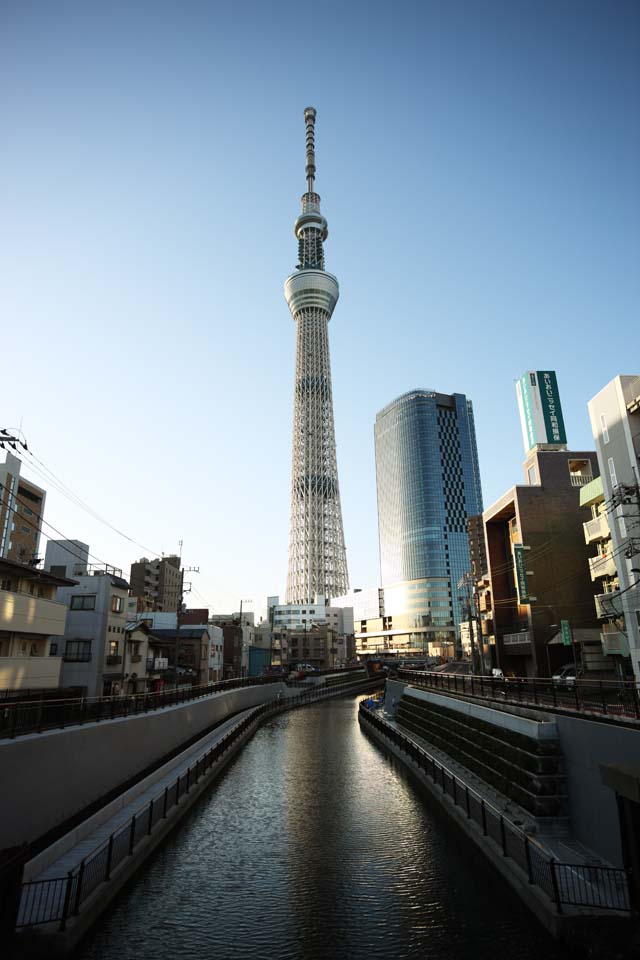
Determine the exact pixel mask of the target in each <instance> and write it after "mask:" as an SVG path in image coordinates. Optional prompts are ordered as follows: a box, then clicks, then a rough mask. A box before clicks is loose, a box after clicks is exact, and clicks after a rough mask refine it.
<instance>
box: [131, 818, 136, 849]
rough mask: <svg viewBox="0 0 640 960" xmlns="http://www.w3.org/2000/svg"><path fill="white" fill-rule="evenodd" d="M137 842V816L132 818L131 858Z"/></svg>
mask: <svg viewBox="0 0 640 960" xmlns="http://www.w3.org/2000/svg"><path fill="white" fill-rule="evenodd" d="M135 840H136V816H135V814H134V815H133V817H132V818H131V830H130V831H129V856H132V854H133V848H134V846H135Z"/></svg>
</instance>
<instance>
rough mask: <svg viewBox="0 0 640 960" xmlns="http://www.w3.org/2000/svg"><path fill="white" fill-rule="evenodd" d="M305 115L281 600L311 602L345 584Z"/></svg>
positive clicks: (324, 297) (330, 285)
mask: <svg viewBox="0 0 640 960" xmlns="http://www.w3.org/2000/svg"><path fill="white" fill-rule="evenodd" d="M304 119H305V125H306V149H307V161H306V177H307V192H306V193H304V194H303V196H302V213H301V214H300V216H299V217H298V219H297V220H296V222H295V225H294V232H295V235H296V238H297V240H298V265H297V268H296V272H295V273H293V274H292V275H291V276H290V277H288V278H287V280H286V281H285V285H284V295H285V297H286V300H287V304H288V306H289V310H290V311H291V316H292V317H293V319H294V321H295V324H296V366H295V384H294V401H293V452H292V465H291V527H290V534H289V570H288V576H287V603H311V602H313V601H314V600H315V598H316V596H319V595H324V596H326V597H328V598H330V597H338V596H342V595H343V594H345V593H346V592H347V590H348V589H349V577H348V574H347V558H346V551H345V546H344V531H343V528H342V510H341V507H340V491H339V487H338V465H337V460H336V438H335V429H334V423H333V396H332V391H331V363H330V359H329V320H330V319H331V315H332V314H333V310H334V308H335V305H336V303H337V302H338V296H339V289H338V281H337V280H336V278H335V277H334V276H333V275H332V274H331V273H327V272H326V270H325V269H324V241H325V240H326V239H327V233H328V231H327V221H326V220H325V218H324V217H323V216H322V214H321V213H320V197H319V196H318V194H317V193H315V191H314V181H315V173H316V162H315V122H316V111H315V110H314V108H313V107H307V109H306V110H305V112H304Z"/></svg>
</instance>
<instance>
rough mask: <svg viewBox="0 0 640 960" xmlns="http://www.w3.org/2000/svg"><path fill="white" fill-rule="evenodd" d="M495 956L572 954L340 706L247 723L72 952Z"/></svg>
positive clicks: (527, 958) (141, 956) (226, 958)
mask: <svg viewBox="0 0 640 960" xmlns="http://www.w3.org/2000/svg"><path fill="white" fill-rule="evenodd" d="M500 955H502V956H504V957H518V960H534V958H539V957H544V958H545V960H558V958H560V957H565V956H567V955H568V954H567V953H566V948H565V947H563V946H562V945H560V944H557V943H555V942H554V941H553V940H552V939H551V937H550V936H549V935H548V934H547V933H546V931H545V930H544V929H543V928H542V927H541V926H540V925H539V924H538V922H537V921H536V920H535V919H534V918H533V916H532V915H531V914H530V913H529V911H528V910H527V909H526V908H525V907H524V905H523V904H522V903H521V901H520V900H519V899H518V897H517V896H516V895H515V894H514V893H513V892H512V891H511V889H510V887H509V886H508V885H507V884H506V883H505V882H504V880H503V879H502V878H501V877H499V876H498V875H497V874H496V873H495V871H494V870H493V868H492V867H491V866H490V865H489V864H488V862H487V861H486V859H485V858H484V857H483V856H482V855H481V854H480V853H479V852H478V851H477V850H475V849H473V848H472V846H471V845H470V844H469V843H468V842H467V840H466V838H465V837H464V836H463V835H462V833H461V832H460V830H459V829H458V828H457V827H456V825H455V824H453V823H452V822H451V821H450V820H449V819H448V818H447V816H446V814H445V813H444V812H443V811H442V810H441V809H440V808H439V807H438V806H437V804H436V803H434V801H433V800H431V799H430V798H429V797H428V796H427V795H426V794H424V793H423V792H422V790H421V788H420V787H419V785H418V784H417V783H416V782H414V781H412V780H411V779H410V775H409V774H408V773H406V772H405V768H404V767H402V766H401V765H400V764H399V763H398V762H397V761H396V760H395V759H394V758H393V757H391V756H389V755H388V754H387V753H385V752H383V750H382V749H381V748H380V747H379V746H378V745H377V744H376V743H375V742H373V741H372V740H371V739H370V738H369V737H368V736H367V735H366V734H365V733H364V732H363V731H362V730H361V728H360V726H359V725H358V700H357V698H354V697H343V698H341V699H338V700H331V701H327V702H324V703H318V704H315V705H311V706H309V707H306V708H304V709H302V710H296V711H293V712H289V713H284V714H281V715H279V716H277V717H275V718H273V719H271V720H269V721H268V722H267V723H266V724H265V725H264V726H262V727H261V728H260V729H258V731H257V732H256V733H255V735H254V736H253V738H252V739H251V740H250V741H249V742H248V743H247V744H246V746H245V747H244V748H243V749H242V750H241V751H240V752H239V753H238V754H237V755H236V757H235V758H234V759H233V760H232V762H231V764H230V765H229V766H228V767H227V768H226V770H224V772H223V773H222V774H221V775H220V777H219V778H218V779H217V780H216V781H215V782H214V783H213V785H212V786H211V788H210V789H209V790H207V792H206V793H204V794H203V795H202V796H201V797H200V798H199V799H198V801H197V802H196V804H195V806H194V807H193V808H192V809H191V811H190V812H189V813H188V814H187V815H186V817H185V819H184V820H183V821H182V822H181V824H180V826H179V827H178V829H176V830H175V831H174V832H173V833H172V834H170V836H169V837H168V839H167V840H166V842H165V843H164V844H163V845H162V846H161V847H160V848H159V849H158V850H157V851H156V852H155V854H153V856H152V857H151V858H150V859H149V860H147V861H146V863H145V864H144V865H143V866H142V868H141V869H140V871H139V872H138V873H137V874H136V875H135V877H134V879H133V880H132V881H131V883H130V884H129V885H128V886H127V887H126V888H124V889H123V890H122V891H121V893H120V894H119V896H118V898H117V899H116V900H114V901H113V903H112V904H111V906H110V907H109V909H108V911H107V912H106V913H105V914H103V916H102V918H101V919H100V920H99V921H98V923H97V925H96V926H95V927H94V928H93V929H92V931H91V932H90V934H89V935H88V937H87V938H86V939H85V940H84V941H83V943H82V944H81V946H80V948H79V950H78V953H77V958H78V960H128V958H134V957H135V958H136V960H146V958H149V960H151V958H153V960H165V958H166V960H169V958H171V960H173V958H175V957H188V958H190V960H201V958H202V960H205V958H206V960H216V958H220V960H232V958H242V960H254V958H255V960H262V958H267V957H269V958H270V957H273V958H278V960H287V958H291V960H294V958H295V960H298V958H304V960H315V958H329V957H336V958H342V957H344V958H350V960H359V958H362V960H364V958H367V960H375V958H385V960H386V958H393V960H409V958H416V960H417V958H420V960H425V958H426V960H439V958H445V957H446V958H455V960H465V958H469V960H471V958H473V960H485V958H486V960H489V958H491V960H494V958H495V957H496V956H500Z"/></svg>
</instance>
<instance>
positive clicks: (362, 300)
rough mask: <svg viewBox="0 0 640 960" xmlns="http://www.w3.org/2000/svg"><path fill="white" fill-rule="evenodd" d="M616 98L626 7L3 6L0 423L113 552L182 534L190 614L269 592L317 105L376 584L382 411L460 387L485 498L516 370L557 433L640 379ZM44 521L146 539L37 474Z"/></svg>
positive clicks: (345, 399) (338, 375) (624, 65)
mask: <svg viewBox="0 0 640 960" xmlns="http://www.w3.org/2000/svg"><path fill="white" fill-rule="evenodd" d="M639 103H640V5H639V4H638V3H637V2H630V3H626V2H622V0H601V2H589V0H580V2H569V0H549V2H546V0H535V2H527V0H494V2H484V0H467V2H455V0H441V2H440V0H439V2H435V0H425V2H416V3H409V2H394V3H393V4H391V3H380V2H377V0H373V2H366V3H365V2H362V3H357V2H346V3H345V2H342V3H323V4H308V5H306V7H305V5H304V4H300V3H293V2H291V3H288V2H278V0H276V2H273V3H266V2H246V0H240V2H237V0H236V2H234V3H222V2H213V0H211V2H196V0H176V2H162V0H154V2H137V3H129V2H122V3H118V2H109V3H98V2H91V0H89V2H87V0H83V2H75V3H74V2H64V0H61V2H56V3H36V2H31V0H5V2H4V3H3V4H2V5H1V6H0V117H1V121H2V134H3V136H2V140H3V147H2V150H1V151H0V191H1V200H0V291H1V292H0V310H1V329H2V340H1V342H0V356H1V357H2V364H1V368H0V369H1V373H0V401H1V402H0V421H2V422H1V423H0V426H15V425H19V424H20V423H21V422H22V426H23V430H24V432H25V434H26V436H27V439H28V441H29V444H30V446H31V447H32V449H33V450H34V452H35V453H36V454H37V456H38V457H39V458H40V459H41V460H42V461H43V462H44V463H45V464H47V466H48V467H49V468H51V469H52V470H53V471H54V472H55V473H56V474H57V475H58V476H59V477H60V478H61V479H62V480H64V481H65V483H66V484H68V485H69V486H70V487H71V488H72V489H73V490H74V491H75V492H76V493H78V494H79V495H80V496H81V497H82V498H83V499H84V500H85V501H87V502H88V504H89V505H90V506H91V507H92V508H93V509H94V510H96V511H98V512H99V513H100V514H102V515H103V516H105V517H107V518H108V519H109V520H110V521H111V522H112V523H113V524H115V525H117V526H118V527H119V528H120V529H121V530H123V531H125V532H126V533H127V534H128V535H129V536H130V537H132V538H133V539H134V540H136V541H138V542H139V543H141V544H144V545H146V546H148V547H149V548H151V549H152V550H154V551H157V552H161V551H165V552H174V551H175V550H176V549H177V545H178V541H179V540H183V541H184V553H183V556H184V561H185V563H186V564H188V565H193V566H199V567H200V571H201V572H200V574H199V575H195V574H194V575H193V576H190V578H189V579H191V580H192V581H193V584H194V586H195V588H196V589H197V591H198V592H197V594H195V593H194V594H193V595H192V596H190V597H189V598H188V599H189V603H190V604H191V605H202V598H204V599H206V600H207V601H208V603H209V604H210V605H211V606H212V607H213V608H215V609H217V610H219V611H226V610H230V609H232V608H234V609H237V607H238V603H239V600H240V598H243V599H244V600H245V601H247V600H248V599H249V598H251V599H252V600H253V601H254V609H255V610H256V612H257V613H260V612H261V610H262V608H263V606H264V597H265V595H266V594H267V593H272V592H273V593H278V592H280V593H281V594H282V593H284V584H285V578H286V566H287V548H288V527H289V482H290V455H291V436H290V431H291V417H292V408H293V363H294V325H293V322H292V320H291V318H290V315H289V312H288V310H287V306H286V303H285V301H284V297H283V292H282V284H283V281H284V279H285V277H286V276H287V275H288V274H289V273H290V272H292V270H293V268H294V266H295V263H296V241H295V238H294V236H293V230H292V227H293V221H294V219H295V217H296V216H297V215H298V212H299V209H300V203H299V198H300V195H301V194H302V192H303V190H304V189H305V180H304V123H303V116H302V114H303V109H304V107H305V106H307V105H313V106H315V107H316V108H317V110H318V119H317V128H316V132H317V136H316V146H317V163H318V175H317V181H316V185H317V189H318V191H319V193H320V194H321V196H322V207H323V213H324V215H325V216H326V217H327V219H328V221H329V239H328V241H327V243H326V247H325V252H326V262H327V269H328V270H330V271H331V272H333V273H335V274H336V276H337V277H338V280H339V282H340V286H341V297H340V302H339V304H338V306H337V308H336V311H335V314H334V317H333V320H332V322H331V326H330V336H331V351H332V372H333V388H334V407H335V421H336V432H337V443H338V465H339V472H340V484H341V493H342V509H343V516H344V525H345V536H346V543H347V555H348V562H349V572H350V578H351V584H352V586H367V585H373V584H375V583H377V581H378V540H377V515H376V495H375V472H374V453H373V422H374V419H375V415H376V412H377V411H378V410H379V409H380V408H381V407H383V406H384V405H385V404H386V403H388V402H389V401H390V400H392V399H393V398H394V397H395V396H397V395H398V394H400V393H403V392H404V391H406V390H409V389H411V388H413V387H431V388H434V389H437V390H440V391H443V392H453V391H458V392H462V393H466V394H467V396H468V397H470V398H471V399H472V400H473V403H474V407H475V415H476V428H477V434H478V447H479V456H480V467H481V472H482V482H483V492H484V501H485V506H488V505H489V504H490V503H491V502H492V501H493V500H495V499H496V498H497V497H498V496H499V495H500V494H501V493H502V492H503V491H504V490H505V489H506V488H508V487H509V486H511V485H512V484H513V483H515V482H518V481H520V479H521V476H522V474H521V462H522V459H523V449H522V441H521V436H520V427H519V421H518V412H517V404H516V397H515V383H514V381H515V379H516V378H517V377H518V376H519V375H520V374H521V373H522V372H523V371H524V370H525V369H530V368H531V369H546V368H551V369H555V370H557V372H558V377H559V384H560V392H561V398H562V403H563V408H564V414H565V422H566V426H567V434H568V437H569V441H570V444H571V446H572V447H573V448H574V449H580V448H587V449H589V448H591V447H592V440H591V436H590V430H589V422H588V416H587V408H586V404H587V401H588V400H589V399H590V397H592V396H593V394H595V393H596V392H597V391H598V390H599V389H600V388H601V387H602V386H603V385H604V384H605V383H607V382H608V381H609V380H610V379H611V378H612V377H613V376H615V375H616V374H617V373H621V372H622V373H638V372H640V351H639V349H638V347H639V346H640V334H639V326H638V303H639V301H640V279H639V271H638V266H639V263H640V257H639V253H640V242H639V241H640V235H639V234H640V226H639V224H640V216H639V214H640V112H639V110H638V104H639ZM25 472H26V474H27V476H30V477H31V478H32V479H33V480H35V481H36V482H39V481H41V480H42V478H41V477H39V476H38V475H37V474H36V473H34V472H33V471H29V470H26V471H25ZM45 519H46V520H47V521H49V522H50V523H51V524H53V525H54V526H56V527H57V528H58V529H59V530H60V531H62V532H63V533H64V534H65V535H67V536H70V537H73V538H77V539H80V540H84V541H86V542H88V543H90V545H91V548H92V552H93V553H94V554H95V555H96V556H97V557H99V558H101V559H103V560H106V561H108V562H110V563H113V564H115V565H117V566H121V567H122V568H123V569H124V570H125V571H127V572H128V568H129V564H130V562H131V561H132V560H135V559H137V558H138V557H139V556H141V555H142V553H143V552H144V551H143V550H142V549H140V548H139V547H138V546H135V545H133V544H131V543H128V542H127V541H126V540H124V539H122V538H121V537H119V536H118V535H117V534H115V533H113V532H112V531H111V530H109V529H108V528H107V527H105V526H103V525H101V524H99V523H98V522H97V521H95V520H94V519H93V518H92V517H90V516H89V515H88V514H87V513H86V512H83V511H82V510H80V509H78V507H76V506H74V505H72V504H71V503H70V502H69V501H68V500H67V499H65V498H63V497H62V496H61V495H60V494H59V493H58V492H57V491H55V490H54V489H52V488H51V487H49V498H48V503H47V511H46V516H45Z"/></svg>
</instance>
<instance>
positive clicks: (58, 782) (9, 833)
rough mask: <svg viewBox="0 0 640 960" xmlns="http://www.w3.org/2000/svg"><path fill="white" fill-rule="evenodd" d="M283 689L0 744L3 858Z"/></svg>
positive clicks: (273, 686) (246, 692) (245, 692)
mask: <svg viewBox="0 0 640 960" xmlns="http://www.w3.org/2000/svg"><path fill="white" fill-rule="evenodd" d="M278 693H281V694H282V695H283V696H287V695H288V696H295V695H296V693H297V691H295V690H294V691H287V688H286V687H285V685H284V684H281V683H270V684H265V685H264V686H255V687H244V688H240V689H237V690H229V691H225V692H223V693H214V694H212V695H211V696H210V697H206V698H203V699H201V700H192V701H189V702H188V703H185V704H180V705H177V706H173V707H167V708H166V709H164V710H156V711H153V712H151V713H147V714H140V715H139V716H137V717H126V718H125V717H121V718H118V719H116V720H104V721H102V722H101V723H88V724H86V725H84V726H79V727H68V728H66V729H65V730H49V731H47V732H45V733H34V734H29V735H28V736H24V737H17V738H16V739H15V740H0V771H2V785H3V789H2V790H1V791H0V850H1V849H3V848H4V847H10V846H11V847H13V846H17V845H18V844H21V843H32V842H34V841H35V840H37V839H38V838H39V837H41V836H43V834H45V833H47V832H48V831H49V830H51V829H53V828H54V827H56V826H58V825H60V824H62V823H64V822H65V821H66V820H68V819H69V818H70V817H72V816H74V815H75V814H77V813H80V811H82V810H84V809H85V808H86V807H88V806H89V805H90V804H92V803H94V802H95V801H97V800H99V799H100V798H101V797H104V796H105V795H107V794H108V793H110V792H111V791H112V790H114V789H115V788H117V787H118V786H120V785H122V784H125V783H126V782H127V781H128V780H131V779H132V778H133V777H135V776H137V775H138V774H139V773H140V772H141V770H144V769H145V768H146V767H148V766H150V765H151V764H153V763H155V762H157V761H159V760H160V759H161V758H162V757H164V756H166V754H168V753H171V752H172V751H173V750H175V749H177V748H178V747H180V746H181V745H182V744H184V743H186V742H187V741H188V740H190V739H191V738H192V737H195V736H197V735H198V734H199V733H202V732H203V731H205V730H206V729H207V728H208V727H210V726H212V725H213V724H215V723H219V722H221V721H222V720H224V719H225V718H226V717H228V716H230V715H231V714H232V713H237V712H238V711H240V710H244V709H247V708H248V707H254V706H257V705H258V704H260V703H265V702H266V701H267V700H271V699H273V698H274V697H275V696H276V695H277V694H278Z"/></svg>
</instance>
